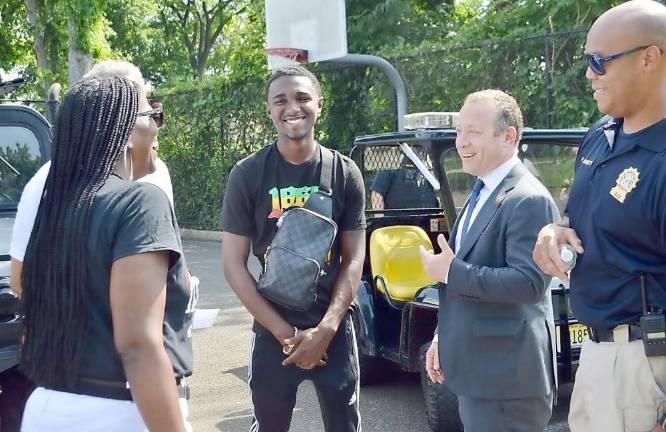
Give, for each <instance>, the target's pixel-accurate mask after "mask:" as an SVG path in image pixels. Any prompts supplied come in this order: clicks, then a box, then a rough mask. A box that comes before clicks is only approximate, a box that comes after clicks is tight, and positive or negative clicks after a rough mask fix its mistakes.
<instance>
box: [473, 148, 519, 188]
mask: <svg viewBox="0 0 666 432" xmlns="http://www.w3.org/2000/svg"><path fill="white" fill-rule="evenodd" d="M518 163H520V159H518V156H517V155H513V157H512V158H511V159H509V160H507V161H506V162H503V163H502V164H501V165H500V166H498V167H496V168H495V169H494V170H492V171H490V172H489V173H488V174H486V175H485V176H482V177H481V180H483V184H484V189H485V188H488V190H490V191H494V190H495V188H496V187H497V186H499V184H500V183H502V180H504V177H506V176H507V175H508V174H509V172H511V169H512V168H513V167H514V166H516V164H518Z"/></svg>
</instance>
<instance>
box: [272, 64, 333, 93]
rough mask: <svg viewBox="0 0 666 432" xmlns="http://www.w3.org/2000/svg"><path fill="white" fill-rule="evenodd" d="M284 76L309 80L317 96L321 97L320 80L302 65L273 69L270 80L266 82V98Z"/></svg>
mask: <svg viewBox="0 0 666 432" xmlns="http://www.w3.org/2000/svg"><path fill="white" fill-rule="evenodd" d="M283 76H295V77H299V76H302V77H306V78H308V79H309V80H310V81H311V82H312V85H313V86H314V88H315V90H316V91H317V96H319V97H321V84H319V80H318V79H317V77H316V76H315V74H313V73H312V72H310V71H309V70H307V69H306V68H305V67H303V66H301V65H290V66H283V67H279V68H276V69H273V71H272V72H271V76H270V77H269V78H268V81H266V96H268V90H269V89H270V88H271V84H273V81H275V80H276V79H278V78H282V77H283Z"/></svg>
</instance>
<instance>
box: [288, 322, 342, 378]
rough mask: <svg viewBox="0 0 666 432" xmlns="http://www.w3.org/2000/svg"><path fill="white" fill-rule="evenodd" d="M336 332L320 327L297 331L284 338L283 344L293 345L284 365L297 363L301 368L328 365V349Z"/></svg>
mask: <svg viewBox="0 0 666 432" xmlns="http://www.w3.org/2000/svg"><path fill="white" fill-rule="evenodd" d="M333 335H335V332H331V331H328V330H324V329H321V328H319V327H314V328H309V329H306V330H299V331H297V332H296V333H295V334H294V336H292V337H290V338H287V339H284V340H283V341H282V343H283V345H293V348H292V349H291V350H290V351H289V356H288V357H287V358H286V359H284V361H283V362H282V365H283V366H288V365H290V364H295V365H296V366H298V367H299V368H301V369H312V368H315V367H317V366H325V365H326V359H327V355H326V350H327V349H328V345H329V344H330V343H331V340H332V339H333Z"/></svg>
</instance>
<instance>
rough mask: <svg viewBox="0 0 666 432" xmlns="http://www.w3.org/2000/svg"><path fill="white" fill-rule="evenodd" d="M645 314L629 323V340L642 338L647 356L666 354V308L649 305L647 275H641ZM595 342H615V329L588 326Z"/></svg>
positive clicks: (591, 337)
mask: <svg viewBox="0 0 666 432" xmlns="http://www.w3.org/2000/svg"><path fill="white" fill-rule="evenodd" d="M640 281H641V298H642V301H643V314H642V315H641V318H640V321H639V322H637V323H629V324H626V325H627V327H628V328H627V331H628V340H629V341H634V340H639V339H640V340H642V341H643V346H644V348H645V355H646V356H647V357H660V356H666V310H665V309H663V308H654V307H652V306H649V305H648V301H647V294H646V288H645V275H641V276H640ZM587 329H588V333H589V335H590V339H591V340H593V341H594V342H615V338H614V335H613V334H614V329H601V328H596V327H589V326H588V327H587Z"/></svg>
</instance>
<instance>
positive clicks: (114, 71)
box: [84, 60, 146, 93]
mask: <svg viewBox="0 0 666 432" xmlns="http://www.w3.org/2000/svg"><path fill="white" fill-rule="evenodd" d="M114 77H118V78H126V79H128V80H130V81H133V82H135V83H137V84H138V85H139V90H140V91H141V92H143V93H145V91H146V81H145V80H144V79H143V74H141V70H140V69H139V68H138V67H136V66H135V65H133V64H132V63H130V62H128V61H125V60H103V61H101V62H99V63H97V64H95V65H94V66H93V67H92V69H90V71H89V72H88V73H87V74H85V75H84V78H114Z"/></svg>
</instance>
